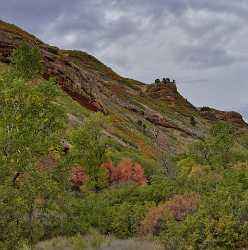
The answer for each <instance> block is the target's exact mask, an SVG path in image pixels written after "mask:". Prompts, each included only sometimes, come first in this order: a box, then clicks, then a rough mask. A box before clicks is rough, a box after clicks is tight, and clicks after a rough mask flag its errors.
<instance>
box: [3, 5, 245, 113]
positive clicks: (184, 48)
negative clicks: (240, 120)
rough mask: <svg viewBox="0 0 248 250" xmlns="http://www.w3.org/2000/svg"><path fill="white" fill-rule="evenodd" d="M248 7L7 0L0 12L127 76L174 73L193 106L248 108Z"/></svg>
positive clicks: (148, 79) (150, 77) (147, 79)
mask: <svg viewBox="0 0 248 250" xmlns="http://www.w3.org/2000/svg"><path fill="white" fill-rule="evenodd" d="M247 13H248V1H247V0H239V1H233V0H218V1H216V0H201V1H199V0H155V1H151V0H73V1H68V0H49V1H48V0H43V1H34V0H22V1H20V0H8V1H4V2H3V3H1V9H0V18H1V19H4V20H6V21H9V22H12V23H15V24H17V25H20V26H21V27H23V28H25V29H26V30H28V31H30V32H32V33H34V34H35V35H37V36H39V37H40V38H41V39H43V40H44V41H45V42H48V43H52V44H54V45H57V46H60V47H64V48H71V49H82V50H86V51H88V52H90V53H93V54H94V55H95V56H97V57H99V58H100V59H101V60H103V61H104V62H105V63H106V64H109V65H110V66H112V67H113V68H114V69H116V70H118V71H119V72H120V73H122V74H124V75H126V76H128V77H133V78H138V79H139V80H143V81H145V82H151V81H152V80H153V79H154V78H157V77H159V76H163V75H168V76H171V77H173V78H176V79H178V84H179V89H180V90H181V91H182V92H183V94H185V95H186V96H187V97H188V99H189V100H191V101H192V102H193V103H194V104H196V105H206V102H208V103H210V104H211V103H212V104H213V105H215V106H217V107H219V108H224V109H231V108H232V107H234V108H239V107H247V106H248V101H246V96H245V93H246V92H247V91H248V86H247V82H246V71H247V70H246V69H247V66H248V57H247V56H248V54H247V49H248V48H247V47H248V45H247V44H248V15H247ZM233 76H235V77H233ZM236 76H238V81H236V80H235V79H236V78H237V77H236ZM188 79H205V80H204V81H203V80H202V81H201V80H199V81H193V80H192V81H190V80H188ZM184 82H185V84H184ZM223 88H224V89H225V91H226V94H225V95H222V96H221V98H220V97H219V96H220V93H221V92H222V90H223ZM232 95H233V96H234V98H230V97H231V96H232ZM230 100H231V101H230Z"/></svg>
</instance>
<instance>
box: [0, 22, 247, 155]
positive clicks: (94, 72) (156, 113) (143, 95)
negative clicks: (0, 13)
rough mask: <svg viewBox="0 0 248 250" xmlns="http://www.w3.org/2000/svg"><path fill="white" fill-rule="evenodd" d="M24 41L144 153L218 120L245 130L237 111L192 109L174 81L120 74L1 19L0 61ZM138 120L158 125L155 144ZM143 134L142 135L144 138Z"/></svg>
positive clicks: (52, 73)
mask: <svg viewBox="0 0 248 250" xmlns="http://www.w3.org/2000/svg"><path fill="white" fill-rule="evenodd" d="M22 41H26V42H28V43H29V44H30V45H33V46H38V47H39V49H40V51H41V54H42V57H43V61H44V67H43V73H42V74H43V77H44V78H45V79H48V78H49V77H55V78H56V79H57V82H58V84H59V85H60V86H61V88H62V89H63V90H64V91H65V92H66V93H67V94H68V95H70V96H71V97H72V98H73V99H74V100H76V101H77V102H79V103H80V104H81V105H82V106H84V107H86V108H87V109H88V110H90V111H93V112H97V111H101V112H103V113H105V114H110V115H111V116H112V117H114V119H116V120H117V121H118V123H115V125H114V126H115V127H114V126H113V128H111V129H110V130H111V132H109V131H108V132H107V133H108V134H109V135H111V137H112V138H116V140H117V141H121V142H122V144H123V145H128V144H130V145H132V146H134V147H135V148H138V149H140V150H142V148H144V145H145V150H146V152H148V153H150V152H151V151H153V152H158V151H160V150H167V149H168V148H167V147H170V148H172V149H173V150H177V149H178V148H180V147H183V146H184V145H188V144H189V143H191V142H192V140H195V139H200V138H202V136H203V135H204V134H206V131H207V130H208V129H209V127H210V126H211V125H212V124H213V123H214V122H217V121H220V120H222V121H227V122H230V123H232V124H233V125H235V126H237V127H239V128H242V129H247V130H248V128H247V124H246V123H245V122H244V121H243V119H242V116H241V115H240V114H238V113H236V112H223V111H217V110H214V109H206V108H202V109H196V108H195V107H194V106H193V105H192V104H190V103H189V102H188V101H187V100H186V99H185V98H184V97H182V96H181V95H180V94H179V92H178V90H177V87H176V85H175V83H174V82H167V81H164V82H161V83H160V84H150V85H146V84H143V83H141V82H138V81H135V80H131V79H127V78H123V77H121V76H119V75H118V74H116V73H115V72H113V71H112V70H111V69H110V68H109V67H107V66H106V65H104V64H102V63H101V62H100V61H98V60H97V59H96V58H95V57H93V56H91V55H88V54H87V53H85V52H80V51H70V50H60V49H58V48H56V47H52V46H49V45H47V44H45V43H43V42H42V41H40V40H39V39H37V38H36V37H34V36H32V35H30V34H28V33H27V32H25V31H23V30H21V29H19V28H18V27H16V26H13V25H10V24H7V23H5V22H2V21H0V62H3V63H9V62H10V55H11V53H12V51H13V49H15V48H17V47H18V45H19V44H20V43H21V42H22ZM192 116H193V117H194V119H195V120H196V121H197V125H196V126H194V127H193V126H192V125H191V124H190V119H191V118H192ZM138 121H142V122H145V123H146V125H147V126H148V127H149V129H150V130H153V129H155V130H156V131H158V133H159V134H160V138H162V139H160V140H161V142H160V143H159V145H157V144H156V143H154V140H153V136H152V135H151V133H144V129H140V128H139V127H138V128H137V122H138ZM141 134H142V135H141ZM121 136H122V137H121ZM144 137H145V138H146V140H145V141H142V140H144ZM141 138H142V139H141ZM147 147H148V148H149V149H147Z"/></svg>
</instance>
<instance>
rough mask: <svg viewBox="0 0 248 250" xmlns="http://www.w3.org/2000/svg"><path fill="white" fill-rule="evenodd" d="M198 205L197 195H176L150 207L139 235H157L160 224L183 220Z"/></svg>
mask: <svg viewBox="0 0 248 250" xmlns="http://www.w3.org/2000/svg"><path fill="white" fill-rule="evenodd" d="M198 205H199V195H198V194H195V193H192V194H185V195H176V196H174V197H173V198H172V199H170V200H169V201H166V202H163V203H161V204H159V205H158V206H156V207H152V208H151V209H150V210H149V212H148V214H147V215H146V217H145V219H144V220H143V221H142V222H141V226H140V229H139V232H140V234H142V235H146V234H155V235H157V234H159V233H160V231H161V225H162V224H161V223H166V222H167V221H168V220H170V219H171V218H173V219H174V220H176V221H181V220H183V219H184V218H185V217H186V216H187V215H188V214H190V213H192V212H194V211H195V210H196V209H197V208H198Z"/></svg>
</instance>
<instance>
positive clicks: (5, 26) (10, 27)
mask: <svg viewBox="0 0 248 250" xmlns="http://www.w3.org/2000/svg"><path fill="white" fill-rule="evenodd" d="M0 30H4V31H7V32H10V33H13V34H16V35H19V36H21V37H22V38H23V39H24V40H25V41H28V42H32V43H33V42H35V43H37V42H38V43H40V41H39V40H38V39H37V38H36V37H35V36H33V35H31V34H29V33H28V32H26V31H24V30H22V29H21V28H19V27H17V26H16V25H14V24H9V23H6V22H4V21H1V20H0Z"/></svg>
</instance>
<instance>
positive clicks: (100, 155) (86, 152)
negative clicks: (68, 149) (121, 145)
mask: <svg viewBox="0 0 248 250" xmlns="http://www.w3.org/2000/svg"><path fill="white" fill-rule="evenodd" d="M105 122H106V118H105V117H104V116H103V114H101V113H96V114H93V115H91V116H90V117H89V118H88V119H86V120H85V122H84V124H83V126H82V127H81V128H79V129H77V130H76V131H74V133H73V135H72V142H73V145H74V148H73V150H72V155H73V158H74V161H77V162H79V163H82V164H83V166H84V168H85V169H86V172H87V174H88V175H89V176H90V179H91V181H90V182H89V183H90V185H92V187H93V189H94V190H95V191H99V190H101V189H102V188H104V187H106V185H107V183H108V176H107V170H106V169H105V168H102V167H101V165H102V164H103V163H104V162H105V160H106V157H107V152H108V140H107V138H106V136H104V135H103V133H102V128H103V124H104V123H105Z"/></svg>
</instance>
